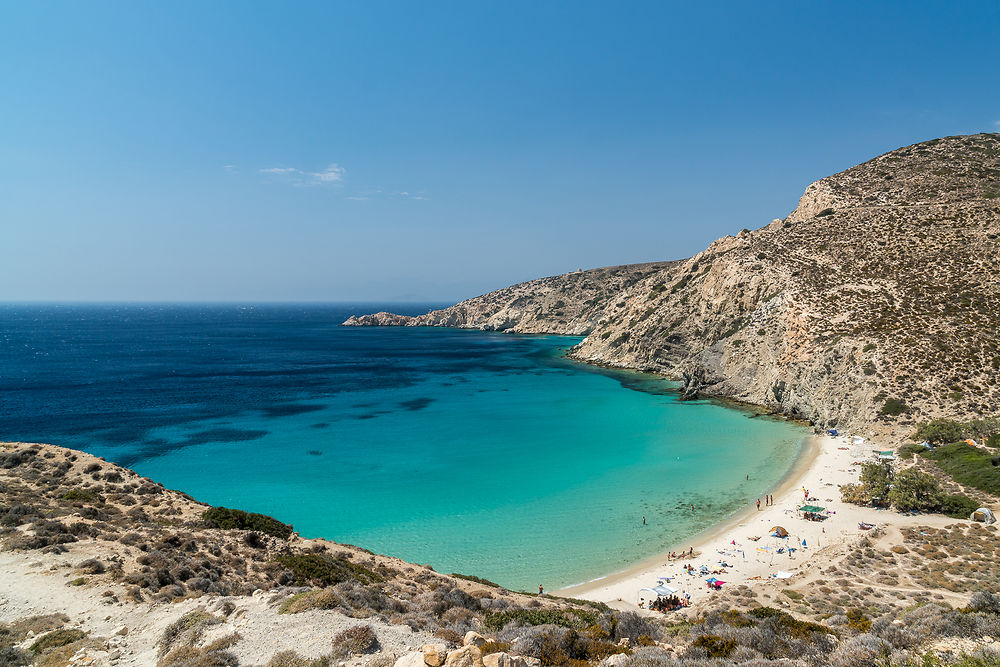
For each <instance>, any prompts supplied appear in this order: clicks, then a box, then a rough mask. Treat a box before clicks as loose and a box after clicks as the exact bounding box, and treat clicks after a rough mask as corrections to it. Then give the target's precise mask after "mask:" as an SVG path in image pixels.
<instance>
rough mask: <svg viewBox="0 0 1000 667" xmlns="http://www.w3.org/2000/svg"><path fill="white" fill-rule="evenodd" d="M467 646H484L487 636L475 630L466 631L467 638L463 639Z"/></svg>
mask: <svg viewBox="0 0 1000 667" xmlns="http://www.w3.org/2000/svg"><path fill="white" fill-rule="evenodd" d="M462 643H463V644H465V645H466V646H475V647H476V648H482V646H483V644H485V643H486V637H483V636H482V635H481V634H479V633H478V632H476V631H475V630H469V631H468V632H466V633H465V639H464V640H463V641H462Z"/></svg>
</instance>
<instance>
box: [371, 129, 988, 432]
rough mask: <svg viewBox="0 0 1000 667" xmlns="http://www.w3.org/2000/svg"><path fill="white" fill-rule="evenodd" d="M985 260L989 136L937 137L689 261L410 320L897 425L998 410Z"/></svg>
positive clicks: (834, 423)
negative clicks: (570, 344)
mask: <svg viewBox="0 0 1000 667" xmlns="http://www.w3.org/2000/svg"><path fill="white" fill-rule="evenodd" d="M997 257H1000V134H978V135H970V136H958V137H947V138H944V139H935V140H933V141H927V142H923V143H919V144H914V145H912V146H906V147H904V148H900V149H898V150H895V151H892V152H890V153H886V154H884V155H880V156H878V157H876V158H874V159H872V160H869V161H868V162H865V163H863V164H860V165H857V166H855V167H852V168H850V169H847V170H846V171H843V172H841V173H839V174H835V175H833V176H829V177H827V178H823V179H821V180H819V181H817V182H815V183H813V184H812V185H810V186H809V187H808V188H806V191H805V193H804V194H803V196H802V198H801V199H800V201H799V205H798V207H797V208H796V209H795V210H794V211H792V213H791V214H789V215H788V216H787V217H785V218H782V219H778V220H774V221H772V222H770V223H768V224H765V225H764V226H763V227H760V228H759V229H756V230H755V231H750V230H748V229H744V230H743V231H741V232H740V233H739V234H737V235H735V236H726V237H723V238H721V239H718V240H716V241H715V242H713V243H712V244H711V245H709V246H708V248H706V249H705V250H704V251H702V252H700V253H698V254H697V255H695V256H694V257H691V258H689V259H686V260H681V261H676V262H663V263H657V264H639V265H632V266H621V267H613V268H608V269H594V270H591V271H583V272H579V273H570V274H565V275H562V276H554V277H551V278H543V279H540V280H535V281H531V282H528V283H521V284H519V285H514V286H512V287H508V288H505V289H502V290H498V291H497V292H492V293H490V294H486V295H483V296H480V297H476V298H474V299H469V300H468V301H463V302H462V303H460V304H457V305H455V306H452V307H451V308H446V309H444V310H440V311H434V312H432V313H428V314H427V315H423V316H420V317H418V318H413V322H412V323H413V324H421V325H437V326H459V327H468V328H479V329H485V330H496V331H512V332H520V333H558V334H570V333H575V334H587V337H586V339H585V340H583V341H582V342H581V343H580V344H579V345H577V346H576V347H574V348H573V349H572V350H571V351H570V356H571V357H573V358H576V359H579V360H582V361H587V362H591V363H596V364H601V365H608V366H617V367H623V368H633V369H637V370H644V371H654V372H659V373H663V374H666V375H668V376H670V377H673V378H675V379H678V380H680V379H681V378H685V391H686V394H687V396H688V397H695V396H699V395H700V396H724V397H729V398H735V399H738V400H741V401H746V402H749V403H754V404H758V405H763V406H766V407H767V408H768V409H770V410H772V411H774V412H777V413H781V414H785V415H788V416H793V417H798V418H802V419H805V420H808V421H810V422H812V423H813V424H815V425H817V426H822V427H826V428H832V427H836V428H840V429H843V430H862V429H863V430H864V431H865V432H866V434H868V435H889V434H903V433H906V434H908V433H909V432H911V431H912V427H913V426H912V425H913V423H914V422H915V421H924V420H927V419H931V418H935V417H941V416H946V417H950V418H956V419H963V418H964V419H970V418H973V417H975V416H977V415H979V414H983V413H986V414H991V413H993V412H995V410H996V406H997V405H1000V382H998V380H997V377H998V375H1000V371H998V369H1000V327H997V326H996V313H997V312H1000V280H997ZM385 315H386V314H383V313H380V314H377V315H374V316H370V317H371V318H375V319H374V320H373V321H375V322H382V321H384V322H387V323H388V322H391V318H389V317H386V316H385ZM396 317H398V316H396ZM362 320H364V318H359V319H358V322H361V321H362ZM401 321H402V322H403V323H405V324H410V323H411V322H410V321H409V320H401Z"/></svg>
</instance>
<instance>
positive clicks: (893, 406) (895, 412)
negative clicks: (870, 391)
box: [878, 398, 910, 417]
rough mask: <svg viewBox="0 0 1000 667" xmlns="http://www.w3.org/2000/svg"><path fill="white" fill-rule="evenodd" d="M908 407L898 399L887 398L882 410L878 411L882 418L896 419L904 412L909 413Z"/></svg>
mask: <svg viewBox="0 0 1000 667" xmlns="http://www.w3.org/2000/svg"><path fill="white" fill-rule="evenodd" d="M909 411H910V406H908V405H907V404H906V403H904V402H903V401H901V400H899V399H898V398H887V399H885V403H883V404H882V409H881V410H879V411H878V413H879V414H880V415H882V416H883V417H898V416H899V415H901V414H903V413H904V412H909Z"/></svg>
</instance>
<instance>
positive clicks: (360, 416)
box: [355, 412, 378, 419]
mask: <svg viewBox="0 0 1000 667" xmlns="http://www.w3.org/2000/svg"><path fill="white" fill-rule="evenodd" d="M376 417H378V415H376V414H373V413H371V412H366V413H365V414H363V415H358V416H357V417H355V419H375V418H376Z"/></svg>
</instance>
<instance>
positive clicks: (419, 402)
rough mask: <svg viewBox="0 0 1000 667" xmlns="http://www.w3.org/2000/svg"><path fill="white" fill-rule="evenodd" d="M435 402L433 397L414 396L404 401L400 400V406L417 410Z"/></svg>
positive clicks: (411, 410) (413, 410)
mask: <svg viewBox="0 0 1000 667" xmlns="http://www.w3.org/2000/svg"><path fill="white" fill-rule="evenodd" d="M433 402H434V399H433V398H430V397H427V396H421V397H420V398H413V399H410V400H409V401H402V402H400V404H399V407H401V408H404V409H406V410H409V411H410V412H416V411H417V410H423V409H424V408H426V407H427V406H428V405H430V404H431V403H433Z"/></svg>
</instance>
